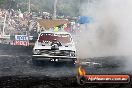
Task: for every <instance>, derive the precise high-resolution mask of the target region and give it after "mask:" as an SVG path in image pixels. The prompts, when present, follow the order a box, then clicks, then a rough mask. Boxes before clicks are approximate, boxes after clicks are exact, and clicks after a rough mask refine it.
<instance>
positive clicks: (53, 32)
mask: <svg viewBox="0 0 132 88" xmlns="http://www.w3.org/2000/svg"><path fill="white" fill-rule="evenodd" d="M41 33H54V34H69V35H70V33H68V32H53V31H44V32H41ZM41 33H40V34H41Z"/></svg>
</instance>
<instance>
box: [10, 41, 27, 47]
mask: <svg viewBox="0 0 132 88" xmlns="http://www.w3.org/2000/svg"><path fill="white" fill-rule="evenodd" d="M11 45H21V46H29V41H13V42H11Z"/></svg>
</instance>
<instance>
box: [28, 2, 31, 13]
mask: <svg viewBox="0 0 132 88" xmlns="http://www.w3.org/2000/svg"><path fill="white" fill-rule="evenodd" d="M28 12H29V13H30V12H31V0H29V1H28Z"/></svg>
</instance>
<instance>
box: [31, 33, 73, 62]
mask: <svg viewBox="0 0 132 88" xmlns="http://www.w3.org/2000/svg"><path fill="white" fill-rule="evenodd" d="M32 60H33V61H38V60H43V61H45V60H47V61H56V62H59V61H75V60H76V48H75V44H74V41H73V39H72V36H71V34H70V33H67V32H42V33H40V35H39V36H38V39H37V41H36V43H35V46H34V48H33V57H32Z"/></svg>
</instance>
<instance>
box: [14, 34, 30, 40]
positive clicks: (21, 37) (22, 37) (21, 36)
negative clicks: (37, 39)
mask: <svg viewBox="0 0 132 88" xmlns="http://www.w3.org/2000/svg"><path fill="white" fill-rule="evenodd" d="M15 40H16V41H28V40H29V37H28V36H27V35H15Z"/></svg>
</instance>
